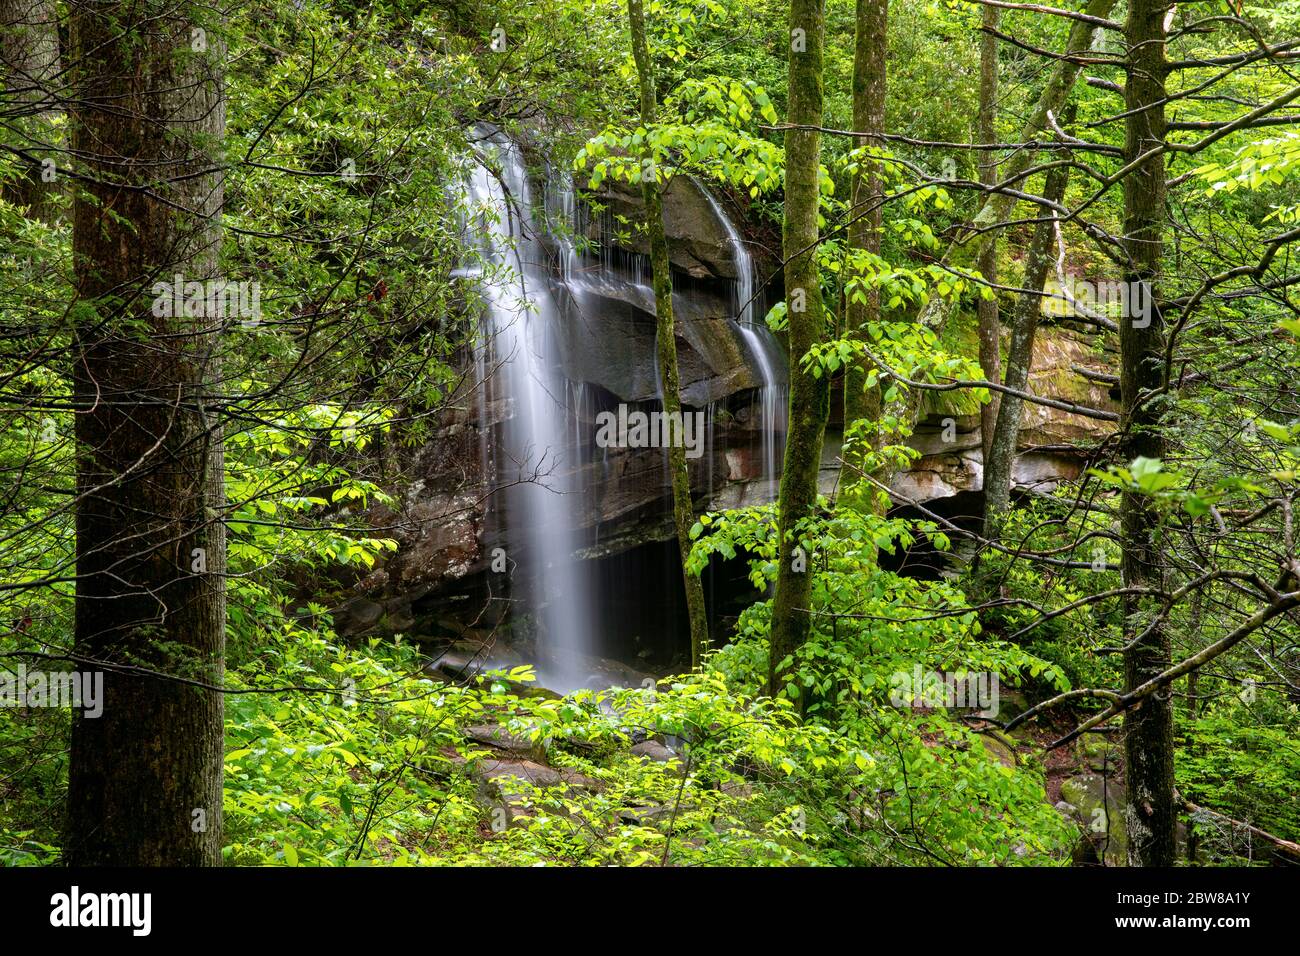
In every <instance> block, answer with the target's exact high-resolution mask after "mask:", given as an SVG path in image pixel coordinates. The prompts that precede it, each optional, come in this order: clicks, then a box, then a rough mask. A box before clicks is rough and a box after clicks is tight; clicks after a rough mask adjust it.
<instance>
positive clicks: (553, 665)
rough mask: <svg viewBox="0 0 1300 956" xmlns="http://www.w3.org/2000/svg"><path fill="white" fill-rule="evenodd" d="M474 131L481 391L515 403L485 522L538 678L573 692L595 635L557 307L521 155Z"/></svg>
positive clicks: (504, 141)
mask: <svg viewBox="0 0 1300 956" xmlns="http://www.w3.org/2000/svg"><path fill="white" fill-rule="evenodd" d="M478 132H479V134H480V136H481V137H482V138H481V142H480V145H479V149H480V153H481V158H480V161H479V162H477V163H475V164H474V166H473V167H472V169H471V170H470V174H469V181H468V184H467V185H468V193H469V199H470V202H471V203H472V204H473V206H474V209H475V211H476V212H477V213H478V216H477V217H476V219H475V220H474V221H475V223H476V226H477V228H475V230H474V231H475V233H476V238H477V239H478V241H479V243H480V246H481V249H482V252H483V255H484V258H485V260H486V263H487V268H486V269H485V270H484V271H483V273H482V274H481V279H480V281H479V288H480V293H481V295H482V297H483V303H484V321H483V342H482V343H481V348H480V350H479V351H480V352H481V353H482V354H483V356H484V357H481V358H480V359H479V360H478V363H477V364H478V366H479V372H480V375H483V376H484V378H483V379H482V381H481V385H480V389H481V391H483V392H484V393H486V392H487V390H488V389H489V388H490V389H491V392H492V395H493V397H494V398H495V399H496V400H498V401H505V402H507V403H508V406H509V409H508V414H507V416H506V420H505V421H504V422H503V423H502V425H501V427H500V440H499V444H498V446H497V449H496V451H497V453H496V456H495V459H496V460H495V475H493V476H492V477H493V478H494V479H495V482H496V487H495V489H494V493H493V494H492V495H491V496H490V498H489V501H488V504H487V506H486V510H487V519H488V521H489V522H492V523H495V525H496V526H497V527H498V528H500V529H502V530H503V531H504V533H505V542H506V552H507V554H506V559H507V561H508V566H509V568H510V572H511V580H512V582H515V585H514V586H513V587H512V589H511V598H512V600H513V601H514V602H515V607H516V609H517V610H526V611H527V612H528V613H529V614H531V615H532V616H533V619H534V624H535V626H536V632H537V653H538V657H539V661H538V664H537V672H538V678H539V680H540V681H541V682H542V683H543V684H544V685H545V686H548V687H551V688H553V689H555V690H560V691H568V690H572V689H574V688H576V687H578V686H581V685H582V682H583V680H584V679H585V677H586V674H587V671H586V660H587V658H588V657H589V656H590V655H591V654H592V651H593V644H594V627H593V622H592V619H591V618H592V608H593V605H594V600H593V599H594V595H593V594H592V593H591V592H592V586H591V582H590V580H589V577H588V572H587V570H586V568H585V567H584V566H583V563H582V562H581V561H579V560H577V559H576V558H575V557H574V552H575V551H576V550H577V549H578V548H579V547H580V545H581V541H580V540H579V535H578V532H577V531H576V530H575V529H577V528H579V527H581V524H582V523H581V521H579V520H578V516H579V515H580V514H581V508H582V507H583V488H582V485H581V482H580V479H579V469H580V466H581V464H582V463H581V460H580V457H579V456H580V453H581V451H580V449H581V445H580V443H579V442H575V440H574V439H576V438H578V437H580V436H579V435H578V434H577V433H576V432H575V433H571V432H569V430H568V422H569V406H570V396H571V395H572V392H571V390H570V385H569V383H568V382H567V380H566V379H565V378H564V376H563V374H562V372H561V371H560V368H559V356H558V354H557V348H556V345H555V339H554V333H555V329H556V325H557V321H558V317H559V314H560V313H559V306H558V304H557V302H556V300H555V298H554V296H553V294H552V289H551V277H550V275H549V274H548V271H547V268H546V261H545V260H546V255H545V250H544V248H543V245H542V243H541V242H540V228H541V227H542V226H543V225H544V224H539V223H538V222H536V221H534V217H533V212H532V194H531V188H530V185H529V182H528V175H527V170H526V168H525V165H524V162H523V157H522V156H521V155H520V152H519V149H518V147H517V146H516V145H515V144H514V143H513V142H511V141H510V140H509V139H508V138H507V137H505V136H504V135H502V134H501V133H500V132H498V131H495V130H488V129H484V128H480V129H479V130H478ZM560 203H561V206H563V203H564V200H563V199H562V198H561V199H560ZM563 254H564V255H565V257H566V261H565V262H564V263H562V264H561V268H562V270H563V271H564V272H568V271H569V270H570V269H571V267H572V258H570V254H571V249H570V248H566V249H565V250H564V253H563ZM486 356H490V359H488V358H486ZM573 397H574V399H575V404H576V403H577V402H580V401H581V396H580V395H577V396H573ZM482 401H486V399H483V400H482ZM577 411H578V410H577V409H575V413H576V412H577ZM484 420H486V419H484Z"/></svg>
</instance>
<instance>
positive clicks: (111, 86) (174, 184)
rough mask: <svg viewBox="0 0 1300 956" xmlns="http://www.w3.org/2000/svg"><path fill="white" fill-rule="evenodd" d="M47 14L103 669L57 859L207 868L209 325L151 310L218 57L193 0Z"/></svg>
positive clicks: (218, 708) (217, 732) (181, 250)
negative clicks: (75, 179) (62, 55)
mask: <svg viewBox="0 0 1300 956" xmlns="http://www.w3.org/2000/svg"><path fill="white" fill-rule="evenodd" d="M69 13H70V23H71V30H70V35H71V44H70V47H71V57H70V59H71V62H73V63H74V64H75V68H74V69H75V73H74V75H73V77H72V83H73V87H74V91H75V100H74V101H75V103H76V108H75V113H74V116H73V133H72V142H73V147H74V149H75V150H76V151H78V153H79V155H80V157H81V161H82V162H83V163H84V170H85V172H86V174H87V175H88V176H90V177H93V182H90V183H87V184H85V185H84V190H85V192H84V194H83V193H80V192H79V193H78V195H77V197H76V199H75V201H74V205H73V216H74V222H73V253H74V257H75V270H76V272H75V278H76V283H77V296H78V301H79V313H78V314H79V318H78V321H77V327H76V344H75V352H74V357H73V358H74V361H73V379H74V381H73V388H74V401H75V402H76V406H77V421H76V440H77V455H78V460H77V492H78V495H79V499H78V507H77V522H76V524H77V562H78V578H77V594H76V624H75V649H76V654H77V656H78V660H79V665H78V666H79V667H80V668H81V669H96V670H103V671H104V672H105V674H104V698H105V700H104V709H103V714H102V716H100V717H99V718H98V719H88V718H85V717H82V716H78V717H77V718H76V719H75V721H74V723H73V729H72V754H71V765H70V770H69V779H68V822H67V835H66V842H65V847H66V860H67V862H68V863H69V864H72V865H81V866H85V865H90V866H95V865H135V866H157V865H172V866H210V865H216V864H218V863H219V862H220V857H221V770H222V751H223V747H222V743H223V732H222V696H221V694H220V692H219V691H214V690H211V689H207V688H208V687H211V686H214V685H219V684H220V682H221V680H222V677H223V659H224V645H225V589H224V576H225V534H224V527H223V525H222V510H223V505H224V495H223V488H222V470H223V461H222V433H221V426H220V423H219V418H218V411H219V410H218V407H217V402H216V399H215V396H214V395H213V387H214V384H215V383H216V382H217V381H218V378H219V376H218V370H217V367H216V365H217V352H218V347H219V342H220V338H221V335H220V332H221V328H220V326H221V320H220V319H218V318H215V317H214V316H213V315H212V314H211V313H212V311H213V310H211V309H210V308H208V307H207V306H206V304H204V303H202V302H200V303H199V304H198V305H197V306H196V307H195V308H194V309H193V311H194V312H195V313H200V314H185V315H180V316H166V315H161V316H160V315H156V314H155V312H156V311H159V310H158V309H155V308H154V305H155V303H154V299H155V294H154V293H155V291H156V290H155V289H154V285H155V283H159V282H167V283H172V282H174V281H175V275H176V274H177V273H180V274H181V275H182V276H183V278H184V280H185V281H187V282H202V283H208V282H214V281H216V280H217V279H218V272H217V269H218V262H217V253H218V247H219V242H220V238H221V236H220V213H221V205H222V179H221V176H220V174H219V173H218V172H215V171H214V162H215V161H216V160H217V159H218V157H217V149H218V147H219V144H220V142H221V137H222V135H223V132H224V100H223V92H222V77H221V66H220V64H221V63H222V61H223V59H224V54H223V51H222V48H221V44H220V40H219V36H218V35H217V31H216V29H214V24H213V23H212V21H211V20H204V21H197V22H196V20H195V19H194V17H202V16H209V15H210V14H209V12H208V10H207V8H198V7H195V8H188V7H186V6H184V5H181V6H176V5H174V4H166V3H159V2H153V0H147V2H145V3H143V4H141V3H124V2H120V0H94V2H87V0H82V2H72V3H70V4H69ZM196 27H200V28H205V32H204V33H202V34H196V33H195V32H194V29H195V28H196ZM199 46H202V47H203V49H202V50H198V49H196V47H199ZM191 291H192V290H191ZM185 311H187V312H189V311H190V310H189V309H186V310H185ZM160 674H162V675H167V676H158V675H160ZM199 685H206V686H199Z"/></svg>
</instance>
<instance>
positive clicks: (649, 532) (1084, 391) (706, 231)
mask: <svg viewBox="0 0 1300 956" xmlns="http://www.w3.org/2000/svg"><path fill="white" fill-rule="evenodd" d="M599 198H600V200H601V202H602V203H603V204H604V206H605V212H604V213H603V214H602V215H600V216H578V217H576V222H575V229H574V232H575V233H576V234H577V235H578V236H583V235H585V236H586V237H587V239H588V240H590V241H591V242H593V243H595V245H594V247H593V248H591V249H590V250H589V251H585V252H582V253H579V252H577V251H575V245H574V243H573V242H572V240H571V239H570V240H565V239H559V238H551V239H549V240H548V242H547V245H546V247H547V249H548V250H549V254H550V255H551V256H552V257H553V263H552V270H551V271H552V272H553V274H554V276H555V277H556V278H555V285H554V290H553V291H554V294H555V295H556V296H557V298H562V299H563V302H564V308H563V309H562V310H561V312H560V314H561V318H560V319H559V320H558V326H559V327H557V328H555V329H554V330H553V333H552V334H554V335H555V336H556V338H557V341H558V350H557V351H558V353H559V355H560V356H561V357H562V358H561V365H562V371H563V377H564V378H565V379H567V380H568V382H569V394H568V395H567V396H564V397H563V399H562V404H563V408H564V412H563V413H564V414H565V415H566V418H567V420H568V429H569V430H570V433H571V436H572V437H571V447H570V449H568V451H569V452H570V454H568V455H567V456H566V457H567V459H568V460H569V461H571V462H578V463H580V464H577V465H576V466H574V467H575V468H576V470H577V471H579V472H580V474H578V475H576V476H573V477H575V478H576V479H577V480H575V481H571V482H569V486H570V487H576V488H580V489H582V491H581V493H580V498H581V500H580V501H576V502H574V505H575V507H574V508H573V512H572V513H573V515H574V520H575V522H576V523H577V524H578V525H579V526H580V535H579V541H580V544H579V548H580V550H579V553H580V554H581V555H582V556H583V557H586V558H606V557H609V556H612V555H618V554H620V553H621V552H626V551H628V550H630V549H633V548H637V547H640V546H643V545H646V544H647V543H648V542H656V541H666V540H668V539H670V538H671V536H672V533H673V530H672V527H671V518H670V508H669V504H670V500H671V498H670V496H671V491H670V487H669V484H668V480H667V474H666V471H665V465H664V456H663V452H662V450H661V449H659V448H629V447H597V445H596V443H595V441H594V436H595V435H596V433H597V430H598V421H597V416H599V415H600V414H601V413H602V412H608V411H610V410H612V409H615V408H617V407H618V406H619V405H620V404H621V405H624V406H626V407H627V408H630V409H632V410H638V409H639V410H647V411H649V410H653V409H655V408H656V407H657V398H656V396H657V394H658V375H657V371H656V367H655V319H654V302H653V295H652V293H651V289H650V280H649V276H648V274H647V273H646V266H645V260H644V257H643V256H642V255H641V252H642V250H641V249H640V248H639V246H638V245H637V241H636V240H635V238H633V237H631V236H630V235H627V233H629V232H630V230H628V229H626V228H622V227H620V226H619V225H618V223H619V218H618V217H620V216H621V217H628V218H630V219H635V217H636V216H637V215H638V214H639V200H638V198H637V197H636V196H635V195H632V194H630V193H627V192H617V191H609V192H607V193H605V194H604V195H603V196H601V197H599ZM665 211H666V218H667V225H668V230H669V239H670V243H671V248H672V250H673V264H674V269H675V272H676V275H675V292H674V306H675V309H676V317H677V332H678V335H677V347H678V352H679V357H680V363H681V370H682V383H683V400H684V403H685V404H686V405H687V406H689V410H690V411H691V412H692V413H698V414H700V415H701V416H703V420H704V423H705V430H704V444H703V447H702V448H701V450H700V454H699V457H697V458H694V459H692V460H691V461H690V474H691V485H692V489H693V491H694V494H695V497H696V503H697V510H712V509H722V508H732V507H738V506H743V505H750V504H761V503H766V502H770V501H771V500H772V499H773V497H774V494H775V490H776V481H775V476H774V475H772V474H770V473H767V468H766V466H765V444H764V441H765V435H766V437H767V440H768V441H771V440H773V439H775V440H776V441H777V442H778V444H777V446H776V447H777V449H778V460H779V447H780V446H779V441H780V438H781V436H780V435H779V434H777V435H775V436H773V435H771V431H772V423H771V422H769V421H765V416H764V413H763V402H762V398H763V395H762V394H761V389H762V387H763V386H764V369H763V368H762V367H761V362H760V361H759V360H758V357H757V356H756V355H755V349H754V345H753V341H752V339H747V338H746V336H745V334H744V330H742V329H741V327H740V326H739V325H738V324H737V322H736V320H735V316H736V307H737V306H736V279H737V255H736V249H735V245H734V240H735V236H736V233H735V231H734V230H730V231H729V229H728V224H727V223H724V222H721V221H720V220H719V218H718V215H717V213H716V210H715V207H714V206H713V205H712V204H711V203H710V201H709V199H708V197H707V196H705V195H704V194H703V193H702V192H701V191H700V190H699V188H698V187H697V186H695V185H694V184H693V183H691V182H689V181H687V180H678V181H677V182H675V183H674V186H673V188H672V189H671V190H670V191H669V193H668V196H667V202H666V205H665ZM579 245H581V240H579ZM752 248H753V249H755V250H757V249H759V248H761V247H760V246H759V245H758V244H754V245H753V247H752ZM754 259H755V264H754V265H753V268H754V269H755V271H756V272H758V273H759V275H760V276H767V275H770V274H772V273H773V272H774V271H775V263H774V262H771V261H770V260H765V259H764V258H763V257H762V256H760V255H755V257H754ZM768 292H769V294H771V295H773V296H774V297H779V295H780V293H779V287H778V288H776V289H774V290H768ZM760 298H761V296H760ZM765 309H766V305H765V304H763V303H762V302H761V301H760V302H759V304H758V308H756V309H755V314H756V315H758V316H761V315H762V314H763V313H764V312H765ZM1108 364H1109V363H1108V361H1107V359H1106V356H1105V355H1104V354H1102V353H1100V352H1099V351H1098V350H1097V349H1096V348H1095V346H1094V343H1093V340H1092V338H1091V337H1089V336H1087V335H1085V334H1083V333H1079V332H1074V331H1069V330H1067V329H1065V328H1061V327H1050V326H1049V327H1046V328H1044V329H1042V330H1041V331H1040V335H1039V341H1038V343H1037V346H1036V349H1035V371H1034V374H1033V376H1032V379H1031V391H1033V392H1034V393H1035V394H1041V395H1046V396H1051V397H1055V398H1064V399H1067V400H1071V401H1077V402H1080V403H1082V404H1086V405H1089V406H1092V407H1095V408H1109V409H1114V407H1115V405H1114V401H1113V399H1112V398H1111V395H1110V393H1109V388H1110V386H1109V385H1108V384H1106V382H1105V379H1106V372H1107V368H1108ZM1081 369H1082V370H1091V371H1092V373H1093V374H1092V375H1091V376H1085V375H1084V374H1081V372H1080V371H1079V370H1081ZM778 372H779V373H780V374H781V375H783V374H784V373H783V371H780V370H778ZM767 374H768V375H769V377H770V375H771V374H772V373H771V370H770V369H768V370H767ZM781 385H783V381H782V382H778V383H775V385H772V386H771V387H776V388H780V387H781ZM476 387H477V386H476V383H474V382H472V381H467V382H466V384H465V387H464V389H463V390H462V394H460V395H458V396H456V400H455V401H454V402H453V403H452V405H453V407H452V409H451V410H450V411H449V412H448V413H447V414H446V415H445V416H444V418H443V420H442V421H441V423H440V426H439V429H438V431H437V434H436V435H435V437H434V438H433V439H432V440H430V441H429V442H428V443H427V444H426V445H425V446H424V447H423V448H422V449H420V450H419V452H418V454H417V455H416V457H415V460H414V462H413V466H412V467H411V469H410V474H411V476H412V478H413V483H412V484H411V485H410V486H409V488H407V489H406V490H405V494H404V495H403V497H402V499H401V503H400V504H399V505H398V506H396V507H395V508H393V509H391V510H390V509H378V510H377V511H376V512H375V514H374V520H375V524H376V526H389V527H391V526H393V525H395V526H397V527H398V528H399V529H401V530H400V531H399V533H398V537H399V542H400V548H399V550H398V552H397V553H396V554H395V555H393V556H392V557H390V558H389V559H388V560H387V561H386V562H385V563H384V564H383V565H382V566H381V567H379V568H377V569H376V570H375V571H374V573H372V574H371V575H369V576H368V577H367V578H366V579H365V580H363V581H362V582H360V584H359V586H358V587H357V589H356V596H355V597H354V598H352V599H351V600H350V601H349V602H348V603H347V605H346V606H345V607H344V608H343V609H342V610H341V613H340V614H339V620H340V624H341V627H342V629H343V630H344V631H345V632H351V633H362V632H370V631H376V632H378V631H384V630H407V631H410V630H411V629H415V631H416V632H418V631H419V630H420V629H421V628H424V627H426V626H427V624H428V621H427V620H426V618H427V616H428V615H429V614H430V613H433V614H443V613H445V611H446V609H447V607H449V606H452V605H454V603H455V602H456V600H458V599H459V598H461V597H464V596H465V595H468V594H469V593H470V592H475V593H479V592H481V591H482V589H483V588H484V587H487V588H488V589H489V590H490V583H489V584H485V583H484V582H485V580H487V579H490V571H491V568H492V563H493V559H494V555H497V554H498V552H496V551H495V550H494V549H496V548H498V547H500V546H501V544H502V542H503V540H504V539H503V529H504V528H506V527H509V525H510V523H511V522H513V521H518V520H526V516H520V515H511V514H510V513H509V510H508V508H506V507H498V508H495V509H494V508H493V507H485V503H487V502H490V501H491V500H492V499H493V496H492V494H491V488H492V485H493V481H494V475H492V474H487V473H486V471H487V470H488V469H489V468H490V466H489V465H488V464H487V462H488V460H490V456H488V455H485V454H484V451H483V449H484V448H485V446H486V445H487V444H489V443H490V439H491V436H492V434H493V433H494V430H495V429H497V428H499V427H500V425H501V423H502V422H504V421H506V420H507V419H509V418H510V417H511V416H513V415H517V414H519V413H520V409H518V408H516V407H513V404H512V401H511V400H510V398H509V397H508V396H506V397H502V396H497V395H493V394H491V393H490V390H488V394H487V395H486V397H484V396H476V395H475V388H476ZM951 394H952V393H938V395H939V397H938V399H937V400H934V403H933V404H932V405H931V406H930V407H928V408H927V409H926V411H927V414H926V417H925V419H924V421H923V423H922V425H921V427H920V428H919V429H918V431H917V434H916V435H915V436H914V438H913V440H912V443H913V446H914V447H915V448H916V449H917V450H918V451H920V452H921V454H922V457H921V458H919V459H918V460H917V461H916V463H915V465H914V466H913V468H912V469H911V470H910V471H908V472H905V473H903V474H900V475H899V476H898V477H897V480H896V482H895V485H894V488H893V491H894V492H895V494H896V496H897V500H898V501H899V502H900V503H910V502H931V501H935V500H936V499H942V498H948V497H953V496H956V495H960V494H963V493H969V492H978V491H979V490H980V488H981V485H982V479H983V462H982V456H981V453H980V433H979V416H978V414H977V413H972V412H971V410H969V409H964V410H963V409H961V408H959V407H958V406H956V405H952V406H945V405H944V404H943V402H945V401H949V402H951V401H953V399H952V398H951V397H950V395H951ZM769 397H770V396H769ZM777 399H778V404H779V403H780V402H783V401H784V393H781V394H779V395H778V396H777ZM770 408H771V403H769V405H768V409H769V414H770ZM834 425H835V423H834V422H833V423H832V428H831V430H830V433H829V434H828V441H827V446H826V451H825V456H824V462H823V471H822V484H823V490H824V491H826V492H827V493H828V494H829V493H832V492H833V490H834V487H835V483H836V481H837V479H838V466H837V456H838V451H839V449H838V441H837V439H836V437H835V436H836V434H837V432H836V429H835V427H834ZM1109 430H1110V425H1109V423H1106V422H1100V421H1096V420H1093V419H1087V418H1082V417H1079V416H1074V415H1069V414H1066V413H1064V412H1060V411H1057V410H1054V409H1048V408H1044V407H1042V406H1034V405H1030V406H1028V409H1027V418H1026V422H1025V425H1024V427H1023V428H1022V430H1021V448H1020V454H1019V457H1018V459H1017V462H1016V467H1015V482H1016V484H1017V486H1019V487H1021V488H1023V489H1037V490H1048V489H1050V488H1051V487H1052V486H1053V485H1054V484H1055V483H1056V482H1058V481H1060V480H1062V479H1071V478H1075V477H1077V476H1078V475H1079V473H1080V472H1081V470H1082V468H1083V467H1084V462H1085V460H1086V455H1087V449H1088V448H1089V447H1090V446H1095V445H1096V444H1097V443H1098V442H1099V441H1100V440H1101V439H1102V438H1103V437H1104V436H1105V435H1106V434H1107V432H1108V431H1109ZM767 454H769V455H770V449H768V450H767ZM480 596H481V594H480ZM466 603H467V606H468V604H469V603H472V602H471V601H470V599H469V598H466ZM475 606H476V607H478V606H479V604H475ZM430 609H436V610H433V611H431V610H430ZM475 613H478V612H477V611H476V612H475ZM488 616H489V617H491V616H492V615H491V613H489V615H488ZM487 623H488V624H489V625H492V624H495V623H496V621H492V620H489V621H488V622H487Z"/></svg>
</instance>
